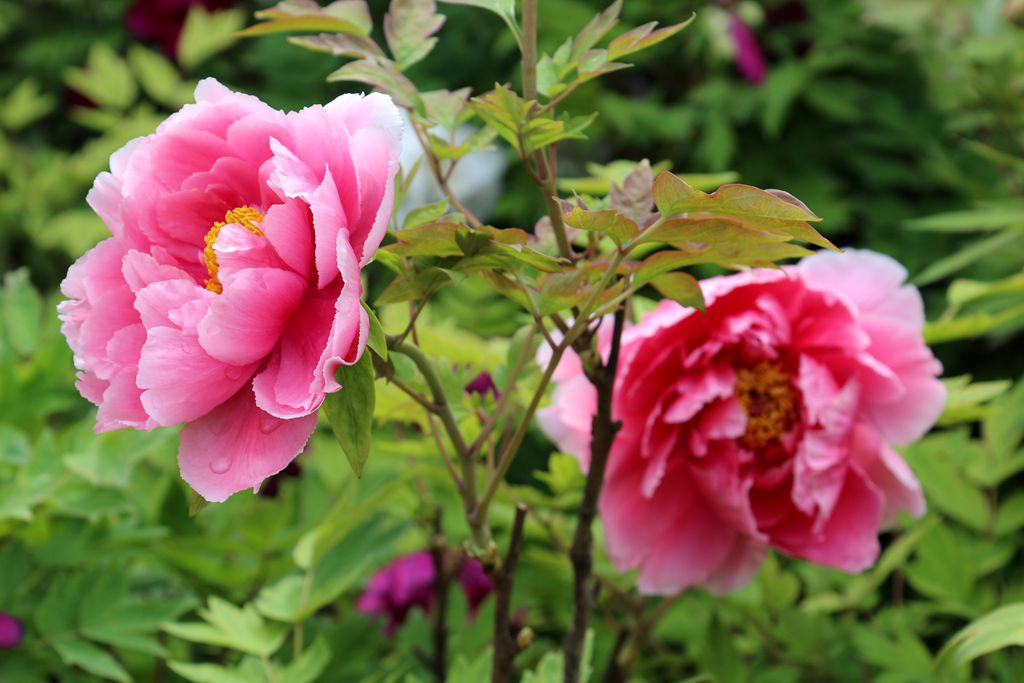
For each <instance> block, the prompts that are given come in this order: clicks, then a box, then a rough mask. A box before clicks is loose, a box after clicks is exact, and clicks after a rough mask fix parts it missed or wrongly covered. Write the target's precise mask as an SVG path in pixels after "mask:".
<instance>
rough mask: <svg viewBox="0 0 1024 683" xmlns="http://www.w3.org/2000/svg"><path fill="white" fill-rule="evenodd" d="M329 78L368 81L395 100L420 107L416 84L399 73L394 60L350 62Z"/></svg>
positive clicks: (333, 79) (411, 106)
mask: <svg viewBox="0 0 1024 683" xmlns="http://www.w3.org/2000/svg"><path fill="white" fill-rule="evenodd" d="M327 80H328V81H356V82H358V83H366V84H368V85H372V86H374V87H375V88H377V89H378V90H381V91H382V92H385V93H387V94H388V95H391V97H392V98H394V100H395V102H397V103H398V104H400V105H402V106H404V107H410V108H416V109H419V106H418V105H419V103H420V96H419V93H418V92H417V90H416V86H415V85H413V84H412V81H410V80H409V79H408V78H406V77H405V76H403V75H402V74H401V73H399V71H398V69H397V68H396V67H395V64H394V62H390V61H387V60H369V59H361V60H359V61H358V62H349V63H348V64H346V65H345V66H343V67H341V68H340V69H338V70H337V71H334V72H332V73H331V74H330V75H329V76H328V77H327Z"/></svg>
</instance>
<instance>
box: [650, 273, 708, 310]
mask: <svg viewBox="0 0 1024 683" xmlns="http://www.w3.org/2000/svg"><path fill="white" fill-rule="evenodd" d="M651 286H652V287H654V288H655V289H656V290H658V292H659V293H660V294H661V295H662V296H664V297H666V298H669V299H672V300H673V301H675V302H677V303H680V304H682V305H683V306H687V307H690V308H696V309H698V310H701V311H703V310H704V293H703V292H701V290H700V283H699V282H697V278H695V277H693V276H692V275H690V274H689V273H680V272H675V273H663V274H661V275H659V276H657V277H655V278H654V279H653V280H651Z"/></svg>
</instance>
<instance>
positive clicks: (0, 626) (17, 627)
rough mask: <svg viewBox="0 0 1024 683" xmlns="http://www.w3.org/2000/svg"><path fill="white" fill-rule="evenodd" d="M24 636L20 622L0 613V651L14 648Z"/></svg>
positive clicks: (23, 628)
mask: <svg viewBox="0 0 1024 683" xmlns="http://www.w3.org/2000/svg"><path fill="white" fill-rule="evenodd" d="M24 635H25V627H24V626H23V625H22V623H21V621H20V620H18V619H16V618H14V617H12V616H11V615H10V614H7V613H5V612H0V649H5V648H11V647H15V646H16V645H17V644H18V643H20V642H21V638H22V636H24Z"/></svg>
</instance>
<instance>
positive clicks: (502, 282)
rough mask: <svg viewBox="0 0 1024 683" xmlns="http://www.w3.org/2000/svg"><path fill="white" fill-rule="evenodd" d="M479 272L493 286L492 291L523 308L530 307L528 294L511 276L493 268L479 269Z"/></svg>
mask: <svg viewBox="0 0 1024 683" xmlns="http://www.w3.org/2000/svg"><path fill="white" fill-rule="evenodd" d="M480 274H481V275H483V277H484V279H485V280H487V282H489V283H490V285H491V287H493V288H494V291H496V292H498V293H499V294H501V295H502V296H505V297H507V298H509V299H511V300H512V301H514V302H516V303H517V304H519V305H520V306H522V307H523V308H525V309H529V308H530V297H529V294H527V293H526V291H525V290H524V289H523V287H522V285H520V284H519V283H518V282H515V281H514V280H512V279H511V278H509V277H506V276H505V275H503V274H501V273H498V272H495V271H493V270H484V271H481V272H480Z"/></svg>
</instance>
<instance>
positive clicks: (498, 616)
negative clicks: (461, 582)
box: [491, 503, 526, 683]
mask: <svg viewBox="0 0 1024 683" xmlns="http://www.w3.org/2000/svg"><path fill="white" fill-rule="evenodd" d="M525 522H526V506H525V505H523V504H522V503H520V504H518V505H516V517H515V521H513V523H512V536H511V538H510V539H509V542H508V551H507V552H506V553H505V561H504V562H502V563H501V569H499V570H498V573H497V576H495V577H494V592H495V604H494V666H493V668H492V669H491V683H507V681H509V680H510V679H511V677H512V672H513V668H514V665H515V658H516V654H518V652H519V646H518V644H517V643H516V634H515V633H514V632H513V630H512V618H511V606H512V585H513V582H514V581H515V576H516V565H517V564H518V563H519V550H520V548H521V547H522V545H523V525H524V523H525Z"/></svg>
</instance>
